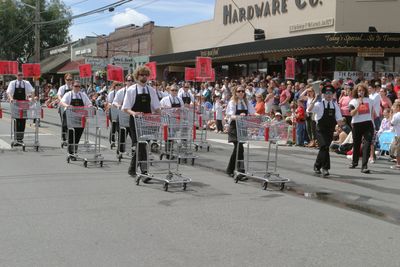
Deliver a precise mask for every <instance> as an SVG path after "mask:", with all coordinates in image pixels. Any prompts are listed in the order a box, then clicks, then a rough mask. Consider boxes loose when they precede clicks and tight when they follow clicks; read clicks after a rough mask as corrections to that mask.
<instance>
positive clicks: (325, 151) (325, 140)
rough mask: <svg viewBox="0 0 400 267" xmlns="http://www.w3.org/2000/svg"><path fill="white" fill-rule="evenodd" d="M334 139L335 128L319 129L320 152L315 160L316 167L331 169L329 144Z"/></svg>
mask: <svg viewBox="0 0 400 267" xmlns="http://www.w3.org/2000/svg"><path fill="white" fill-rule="evenodd" d="M332 140H333V130H325V131H324V130H322V131H321V129H317V141H318V144H319V152H318V156H317V159H316V160H315V165H314V166H315V168H317V169H318V170H319V169H321V168H322V169H325V170H329V169H330V168H331V158H330V156H329V146H330V145H331V143H332Z"/></svg>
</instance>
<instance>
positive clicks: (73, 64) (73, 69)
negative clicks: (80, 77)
mask: <svg viewBox="0 0 400 267" xmlns="http://www.w3.org/2000/svg"><path fill="white" fill-rule="evenodd" d="M82 64H85V59H80V60H76V61H70V62H68V63H67V64H65V65H64V66H63V67H62V68H60V69H59V70H58V71H57V74H66V73H71V74H77V73H79V65H82Z"/></svg>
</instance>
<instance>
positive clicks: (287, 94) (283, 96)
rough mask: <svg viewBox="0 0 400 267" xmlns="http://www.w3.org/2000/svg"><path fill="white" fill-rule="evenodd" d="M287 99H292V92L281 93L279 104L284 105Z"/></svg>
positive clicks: (284, 91)
mask: <svg viewBox="0 0 400 267" xmlns="http://www.w3.org/2000/svg"><path fill="white" fill-rule="evenodd" d="M287 98H290V92H289V91H288V90H283V91H282V93H281V97H280V98H279V103H282V102H283V101H285V100H286V99H287ZM286 104H288V102H286Z"/></svg>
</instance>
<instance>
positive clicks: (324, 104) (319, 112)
mask: <svg viewBox="0 0 400 267" xmlns="http://www.w3.org/2000/svg"><path fill="white" fill-rule="evenodd" d="M328 104H329V108H330V109H335V119H336V121H340V120H342V119H343V118H342V113H341V112H340V108H339V105H338V103H337V102H336V101H335V100H332V101H326V100H325V99H323V100H322V101H321V102H317V103H315V104H314V108H313V109H311V110H310V108H307V112H308V113H315V117H316V121H317V123H318V121H319V120H320V119H321V118H322V116H323V115H324V109H325V108H328Z"/></svg>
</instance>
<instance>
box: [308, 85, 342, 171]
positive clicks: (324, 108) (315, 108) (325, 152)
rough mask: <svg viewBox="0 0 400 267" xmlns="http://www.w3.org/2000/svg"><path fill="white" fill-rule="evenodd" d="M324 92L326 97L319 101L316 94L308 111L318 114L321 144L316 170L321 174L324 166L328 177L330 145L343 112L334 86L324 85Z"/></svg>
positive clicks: (318, 135)
mask: <svg viewBox="0 0 400 267" xmlns="http://www.w3.org/2000/svg"><path fill="white" fill-rule="evenodd" d="M322 94H324V99H323V100H322V101H321V102H317V98H318V97H317V96H316V97H315V98H314V100H313V101H312V102H311V104H310V106H309V107H308V108H307V112H313V113H315V114H316V121H317V140H318V143H319V145H320V148H319V153H318V156H317V159H316V161H315V164H314V172H315V173H316V174H321V168H322V177H326V176H328V175H329V169H330V168H331V162H330V156H329V146H330V144H331V143H332V139H333V133H334V131H335V126H336V124H339V125H340V124H341V121H342V114H341V113H340V108H339V106H338V104H337V102H336V101H335V100H334V98H333V95H334V94H335V89H334V88H333V86H331V85H327V86H324V88H323V89H322ZM316 102H317V103H316Z"/></svg>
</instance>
